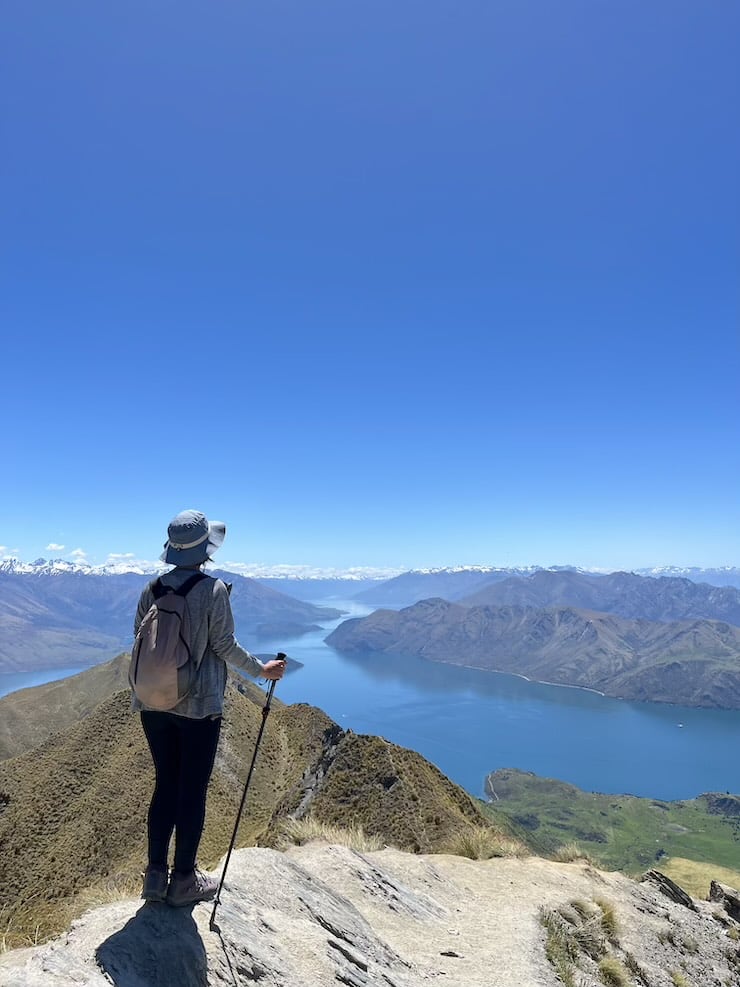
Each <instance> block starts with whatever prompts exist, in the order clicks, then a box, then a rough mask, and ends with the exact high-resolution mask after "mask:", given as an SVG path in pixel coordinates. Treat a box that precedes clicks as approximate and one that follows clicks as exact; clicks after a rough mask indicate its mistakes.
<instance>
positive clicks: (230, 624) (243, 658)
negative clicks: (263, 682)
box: [208, 579, 274, 679]
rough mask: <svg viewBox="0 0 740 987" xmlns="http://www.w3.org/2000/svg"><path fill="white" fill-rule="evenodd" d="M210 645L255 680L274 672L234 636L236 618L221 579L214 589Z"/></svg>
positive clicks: (224, 658)
mask: <svg viewBox="0 0 740 987" xmlns="http://www.w3.org/2000/svg"><path fill="white" fill-rule="evenodd" d="M208 643H209V645H210V647H211V648H212V649H213V651H214V652H215V654H216V655H218V657H219V658H221V659H223V661H225V662H227V664H229V665H234V666H236V667H237V668H241V669H243V671H245V672H246V673H247V675H251V676H252V677H253V678H255V679H256V678H260V677H262V676H265V677H269V678H271V677H272V676H271V675H266V672H269V671H272V669H269V668H268V667H267V666H268V665H273V664H274V663H273V662H268V663H267V665H263V664H262V662H261V661H260V660H259V658H255V656H254V655H251V654H250V653H249V652H248V651H247V650H246V649H245V648H243V647H242V646H241V645H240V644H239V642H238V641H237V639H236V637H235V636H234V617H233V614H232V612H231V603H230V601H229V593H228V590H227V589H226V586H225V585H224V583H222V582H221V580H220V579H217V580H216V581H215V584H214V587H213V605H212V607H211V610H210V613H209V614H208Z"/></svg>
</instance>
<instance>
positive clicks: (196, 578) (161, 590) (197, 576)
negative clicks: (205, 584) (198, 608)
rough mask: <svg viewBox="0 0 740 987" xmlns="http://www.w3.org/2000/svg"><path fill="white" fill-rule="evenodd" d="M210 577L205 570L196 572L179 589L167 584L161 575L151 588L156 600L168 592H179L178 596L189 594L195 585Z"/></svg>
mask: <svg viewBox="0 0 740 987" xmlns="http://www.w3.org/2000/svg"><path fill="white" fill-rule="evenodd" d="M208 578H209V577H208V576H207V575H206V574H205V573H204V572H196V573H194V574H193V575H192V576H190V577H189V578H188V579H186V580H185V582H184V583H183V584H182V586H181V587H180V588H179V589H175V588H174V587H173V586H165V584H164V583H163V582H162V579H161V577H160V578H159V579H155V580H154V582H153V583H152V584H151V586H150V589H151V591H152V596H153V597H154V599H155V600H158V599H159V598H160V597H162V596H164V595H165V594H166V593H177V595H178V596H187V595H188V593H189V592H190V590H191V589H192V588H193V586H196V585H197V584H198V583H200V582H202V580H204V579H208Z"/></svg>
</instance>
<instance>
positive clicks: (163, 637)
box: [129, 572, 208, 710]
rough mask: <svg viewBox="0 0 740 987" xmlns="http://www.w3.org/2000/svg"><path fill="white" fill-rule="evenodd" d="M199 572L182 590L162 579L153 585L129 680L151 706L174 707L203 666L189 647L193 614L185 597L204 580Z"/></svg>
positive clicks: (138, 633) (140, 697)
mask: <svg viewBox="0 0 740 987" xmlns="http://www.w3.org/2000/svg"><path fill="white" fill-rule="evenodd" d="M203 579H208V576H206V575H205V573H203V572H196V573H195V575H193V576H191V577H190V578H189V579H188V580H186V581H185V582H184V583H183V584H182V586H180V588H179V589H173V587H172V586H165V584H164V583H163V582H162V580H161V579H157V580H155V582H153V583H152V585H151V591H152V593H153V595H154V602H153V603H152V605H151V606H150V607H149V609H148V610H147V612H146V614H145V615H144V619H143V620H142V622H141V625H140V626H139V630H138V631H137V634H136V639H135V640H134V646H133V648H132V649H131V668H130V670H129V683H130V684H131V688H132V689H133V690H134V693H135V695H136V697H137V699H139V701H140V702H141V703H143V704H144V706H147V707H148V708H149V709H157V710H169V709H173V708H174V707H175V706H177V704H178V703H179V702H180V701H181V700H182V699H184V698H185V697H186V696H187V695H188V693H189V692H190V690H191V689H192V688H193V686H194V684H195V679H196V676H197V674H198V669H199V667H200V665H199V662H197V661H196V659H195V657H194V656H193V654H192V653H191V650H190V614H189V612H188V605H187V600H186V597H187V595H188V593H189V592H190V590H191V589H192V588H193V587H194V586H195V585H196V584H197V583H199V582H201V580H203Z"/></svg>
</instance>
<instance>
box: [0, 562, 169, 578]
mask: <svg viewBox="0 0 740 987" xmlns="http://www.w3.org/2000/svg"><path fill="white" fill-rule="evenodd" d="M169 568H170V567H169V566H166V565H164V563H162V562H142V561H137V560H130V561H126V562H114V563H112V564H111V563H108V564H106V565H90V564H89V563H87V562H70V561H69V560H68V559H36V560H35V561H34V562H21V560H20V559H15V558H10V559H3V561H2V562H0V573H3V572H4V573H12V574H13V575H32V576H55V575H61V574H62V573H64V574H66V573H72V572H78V573H84V574H85V575H90V576H120V575H123V574H125V573H128V572H131V573H133V574H134V575H137V576H146V575H152V574H154V573H157V572H164V571H165V570H166V569H169Z"/></svg>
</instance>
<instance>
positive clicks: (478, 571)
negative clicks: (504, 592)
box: [355, 566, 740, 607]
mask: <svg viewBox="0 0 740 987" xmlns="http://www.w3.org/2000/svg"><path fill="white" fill-rule="evenodd" d="M537 573H574V574H576V575H580V576H583V577H584V578H585V579H588V578H590V579H593V580H596V579H599V578H603V577H604V576H606V575H617V574H616V573H611V574H607V573H603V572H594V571H591V570H587V569H579V568H577V567H576V566H548V567H543V566H527V567H524V568H521V567H520V568H497V567H495V566H454V567H447V568H442V569H411V570H409V571H408V572H404V573H402V574H401V575H399V576H395V577H393V578H392V579H387V580H385V581H384V582H381V583H376V584H375V585H373V586H371V587H369V588H367V589H364V590H361V591H360V592H359V593H356V594H355V599H357V600H361V601H362V602H363V603H368V604H371V605H375V606H390V607H405V606H409V605H410V604H412V603H416V602H417V601H418V600H425V599H430V598H431V597H435V596H440V597H442V599H444V600H451V601H453V602H454V601H456V600H462V599H464V598H466V597H469V596H471V595H472V594H473V593H477V592H479V591H481V592H482V591H484V590H485V589H486V588H487V587H489V586H495V585H497V584H498V583H501V582H503V581H505V580H510V579H526V578H528V577H533V576H535V575H536V574H537ZM621 575H634V576H642V577H651V578H655V577H663V578H665V577H681V578H683V579H684V580H691V582H693V583H702V582H703V583H710V584H711V585H713V586H734V587H736V588H740V568H736V567H730V566H728V567H726V568H724V569H697V568H690V569H681V568H673V567H670V566H664V567H663V568H660V569H638V570H636V571H635V572H632V573H622V574H621Z"/></svg>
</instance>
